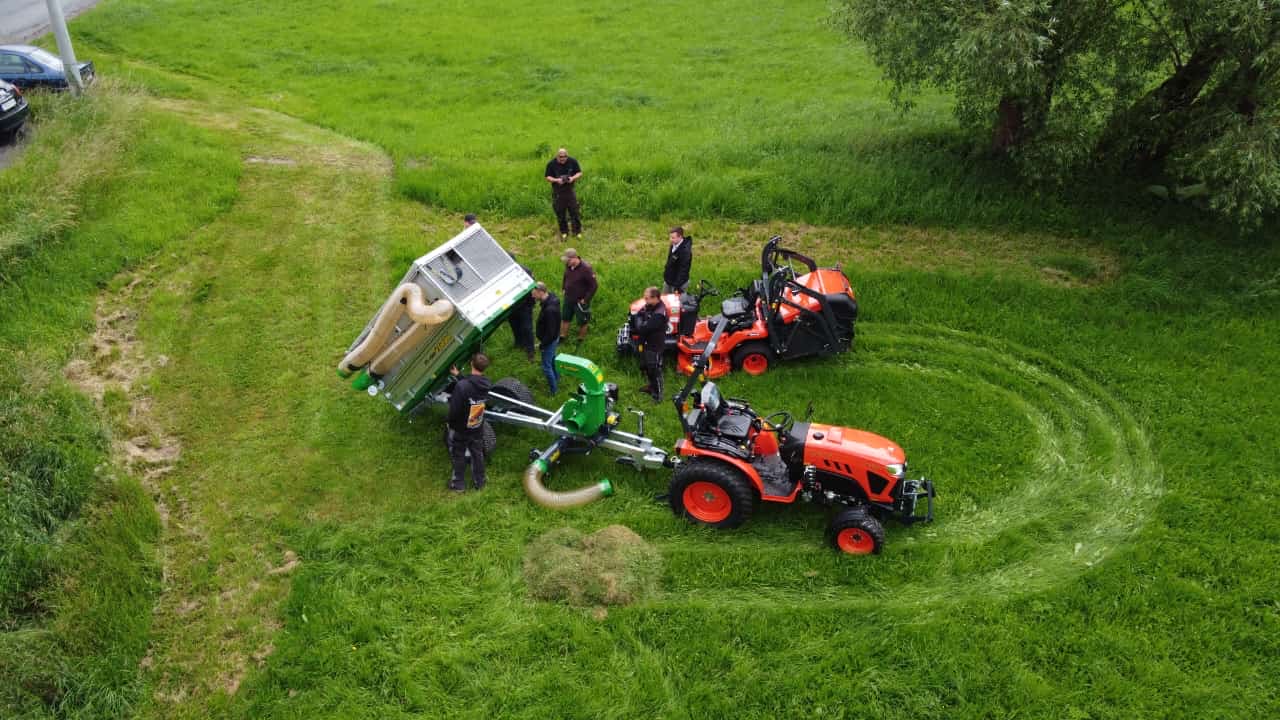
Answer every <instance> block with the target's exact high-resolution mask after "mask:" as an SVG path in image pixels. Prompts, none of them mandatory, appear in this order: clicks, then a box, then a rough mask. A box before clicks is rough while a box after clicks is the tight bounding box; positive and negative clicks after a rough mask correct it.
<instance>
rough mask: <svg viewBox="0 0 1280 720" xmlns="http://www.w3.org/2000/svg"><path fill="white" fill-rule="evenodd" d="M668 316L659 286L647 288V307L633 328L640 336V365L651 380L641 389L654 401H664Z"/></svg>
mask: <svg viewBox="0 0 1280 720" xmlns="http://www.w3.org/2000/svg"><path fill="white" fill-rule="evenodd" d="M669 319H670V318H669V317H668V315H667V306H666V305H664V304H663V302H662V295H661V294H660V293H659V292H658V288H656V287H650V288H646V289H645V291H644V308H642V309H641V310H640V312H638V313H636V316H635V319H634V320H633V321H632V322H633V323H634V327H633V328H632V329H633V330H634V331H635V333H636V334H637V335H639V336H640V368H641V369H642V370H643V371H644V374H645V377H647V378H648V379H649V384H648V385H645V386H644V387H642V388H640V392H646V393H649V394H650V395H652V396H653V400H654V402H662V355H663V353H664V352H665V351H666V349H667V323H668V321H669Z"/></svg>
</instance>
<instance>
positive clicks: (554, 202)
mask: <svg viewBox="0 0 1280 720" xmlns="http://www.w3.org/2000/svg"><path fill="white" fill-rule="evenodd" d="M551 207H552V208H554V209H555V211H556V221H557V222H559V223H560V234H561V235H567V234H569V220H570V219H572V220H573V234H574V235H577V234H578V233H580V232H582V216H581V215H579V214H578V194H577V193H575V192H574V191H573V188H569V189H568V190H561V191H560V192H554V193H552V194H551Z"/></svg>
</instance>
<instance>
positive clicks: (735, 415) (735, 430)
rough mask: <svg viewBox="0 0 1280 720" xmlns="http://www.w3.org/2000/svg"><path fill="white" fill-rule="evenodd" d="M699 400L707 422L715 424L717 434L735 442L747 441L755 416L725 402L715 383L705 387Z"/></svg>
mask: <svg viewBox="0 0 1280 720" xmlns="http://www.w3.org/2000/svg"><path fill="white" fill-rule="evenodd" d="M699 399H700V400H701V401H702V408H703V410H704V411H705V412H706V417H707V420H708V421H709V422H710V423H714V426H715V429H716V432H718V433H720V434H721V435H723V436H725V437H727V438H730V439H733V440H740V441H745V440H746V439H747V436H748V435H749V434H750V433H751V420H752V417H753V416H752V415H751V414H750V413H744V412H742V411H741V410H740V409H739V406H738V405H734V404H731V403H728V402H725V399H724V397H722V396H721V395H720V388H718V387H716V384H715V383H713V382H709V383H707V384H705V385H703V386H702V393H701V397H700V398H699Z"/></svg>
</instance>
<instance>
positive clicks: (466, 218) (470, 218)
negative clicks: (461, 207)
mask: <svg viewBox="0 0 1280 720" xmlns="http://www.w3.org/2000/svg"><path fill="white" fill-rule="evenodd" d="M475 224H476V214H475V213H467V214H466V215H463V216H462V227H463V229H464V230H465V229H466V228H469V227H471V226H472V225H475Z"/></svg>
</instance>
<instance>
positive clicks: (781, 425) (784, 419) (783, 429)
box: [764, 410, 796, 438]
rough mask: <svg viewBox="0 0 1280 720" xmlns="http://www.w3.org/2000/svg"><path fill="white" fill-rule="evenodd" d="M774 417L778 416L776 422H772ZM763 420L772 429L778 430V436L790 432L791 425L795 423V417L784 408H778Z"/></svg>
mask: <svg viewBox="0 0 1280 720" xmlns="http://www.w3.org/2000/svg"><path fill="white" fill-rule="evenodd" d="M774 418H778V420H777V422H774V420H773V419H774ZM764 421H765V422H766V423H768V424H769V425H772V426H773V429H774V430H777V431H778V436H779V438H781V436H782V435H784V434H787V433H790V432H791V427H792V426H793V425H795V424H796V419H795V418H794V417H792V416H791V413H789V412H787V411H786V410H779V411H778V412H776V413H773V414H772V415H769V416H767V417H765V419H764Z"/></svg>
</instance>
